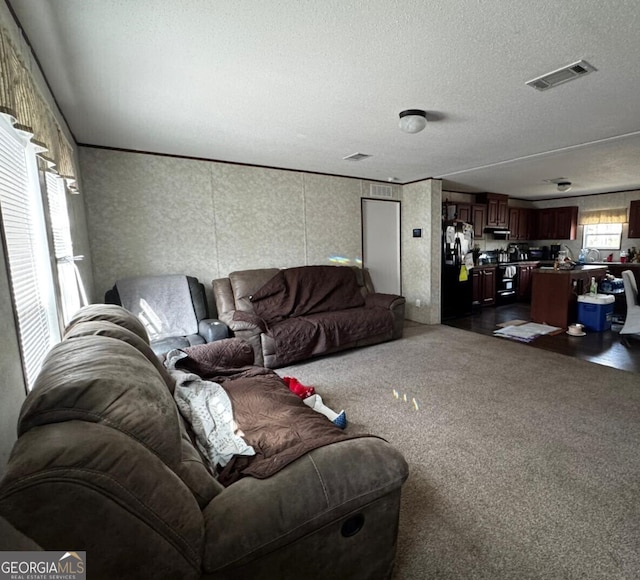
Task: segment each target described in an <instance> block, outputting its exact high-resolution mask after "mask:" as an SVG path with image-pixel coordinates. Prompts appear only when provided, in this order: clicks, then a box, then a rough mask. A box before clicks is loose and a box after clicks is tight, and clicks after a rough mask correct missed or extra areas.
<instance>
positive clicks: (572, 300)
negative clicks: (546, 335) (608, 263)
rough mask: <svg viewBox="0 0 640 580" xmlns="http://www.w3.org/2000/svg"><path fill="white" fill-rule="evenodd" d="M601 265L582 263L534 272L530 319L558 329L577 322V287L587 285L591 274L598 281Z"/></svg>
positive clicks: (600, 277) (584, 287)
mask: <svg viewBox="0 0 640 580" xmlns="http://www.w3.org/2000/svg"><path fill="white" fill-rule="evenodd" d="M606 272H607V269H606V267H604V266H582V267H579V268H575V269H574V270H542V269H540V268H538V269H537V270H534V271H533V273H532V274H533V276H532V282H531V320H532V321H533V322H538V323H540V324H550V325H551V326H558V327H559V328H567V326H568V325H569V324H570V323H572V322H576V316H577V310H578V308H577V304H578V293H579V287H580V286H581V287H582V288H583V291H584V289H587V288H589V283H590V281H591V277H592V276H593V277H594V278H595V279H596V282H599V281H600V280H601V279H602V278H603V277H604V275H605V274H606Z"/></svg>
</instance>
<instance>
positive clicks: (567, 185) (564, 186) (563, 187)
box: [558, 181, 571, 191]
mask: <svg viewBox="0 0 640 580" xmlns="http://www.w3.org/2000/svg"><path fill="white" fill-rule="evenodd" d="M570 189H571V182H570V181H559V182H558V191H569V190H570Z"/></svg>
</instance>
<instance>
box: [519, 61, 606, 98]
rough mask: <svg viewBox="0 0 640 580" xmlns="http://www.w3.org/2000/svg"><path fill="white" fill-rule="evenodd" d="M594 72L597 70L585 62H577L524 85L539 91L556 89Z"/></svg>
mask: <svg viewBox="0 0 640 580" xmlns="http://www.w3.org/2000/svg"><path fill="white" fill-rule="evenodd" d="M596 70H598V69H597V68H595V67H594V66H592V65H590V64H589V63H588V62H587V61H586V60H579V61H578V62H574V63H573V64H570V65H567V66H563V67H562V68H559V69H558V70H554V71H551V72H550V73H547V74H546V75H542V76H540V77H537V78H535V79H531V80H530V81H527V82H526V84H527V85H529V86H530V87H533V88H534V89H538V90H539V91H546V90H547V89H550V88H553V87H556V86H558V85H561V84H562V83H566V82H568V81H572V80H574V79H577V78H579V77H583V76H585V75H588V74H589V73H590V72H593V71H596Z"/></svg>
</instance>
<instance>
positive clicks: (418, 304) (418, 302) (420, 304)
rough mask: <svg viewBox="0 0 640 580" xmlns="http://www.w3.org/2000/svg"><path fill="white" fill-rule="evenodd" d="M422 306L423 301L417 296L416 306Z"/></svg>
mask: <svg viewBox="0 0 640 580" xmlns="http://www.w3.org/2000/svg"><path fill="white" fill-rule="evenodd" d="M420 306H422V302H420V298H416V308H420Z"/></svg>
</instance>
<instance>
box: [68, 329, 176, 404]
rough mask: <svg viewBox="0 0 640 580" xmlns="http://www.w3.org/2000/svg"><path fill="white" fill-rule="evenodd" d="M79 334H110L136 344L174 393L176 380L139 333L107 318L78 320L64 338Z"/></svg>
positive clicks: (74, 336)
mask: <svg viewBox="0 0 640 580" xmlns="http://www.w3.org/2000/svg"><path fill="white" fill-rule="evenodd" d="M78 336H108V337H110V338H117V339H118V340H122V341H123V342H126V343H128V344H130V345H131V346H135V347H136V348H137V349H138V350H139V351H140V352H141V353H142V354H143V355H144V356H145V357H147V359H148V360H149V361H150V362H151V363H152V364H153V366H154V367H155V368H156V370H157V371H158V372H159V373H160V376H161V377H162V379H163V380H164V382H165V383H166V385H167V387H168V388H169V390H170V391H171V392H172V393H173V391H174V389H175V386H176V383H175V381H174V380H173V379H172V378H171V375H170V374H169V373H168V372H167V369H166V368H165V367H164V365H163V364H162V363H161V362H160V359H159V358H158V357H157V356H156V354H155V353H154V352H153V350H151V347H150V346H149V344H148V343H147V342H145V341H144V340H142V339H141V338H140V337H139V336H138V335H137V334H135V333H133V332H131V331H130V330H128V329H126V328H124V327H123V326H119V325H117V324H114V323H113V322H108V321H106V320H87V321H86V322H78V323H76V324H74V325H73V326H72V327H71V328H69V329H68V330H67V332H66V333H65V335H64V339H65V340H68V339H70V338H77V337H78Z"/></svg>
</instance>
